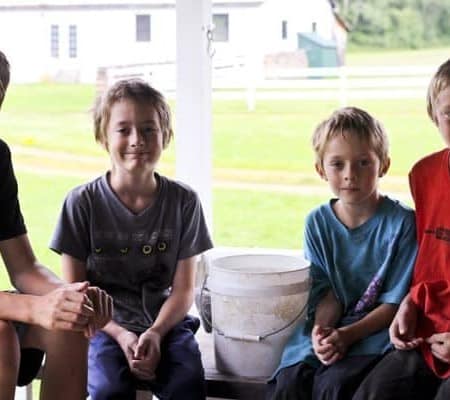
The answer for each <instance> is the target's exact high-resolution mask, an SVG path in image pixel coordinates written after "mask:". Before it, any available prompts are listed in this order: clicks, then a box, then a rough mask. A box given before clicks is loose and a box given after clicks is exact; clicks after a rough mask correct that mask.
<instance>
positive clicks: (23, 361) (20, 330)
mask: <svg viewBox="0 0 450 400" xmlns="http://www.w3.org/2000/svg"><path fill="white" fill-rule="evenodd" d="M14 326H15V327H16V331H17V335H18V337H19V342H20V341H21V338H22V337H23V336H24V335H25V332H26V331H27V329H28V325H27V324H23V323H20V322H14ZM43 359H44V352H43V351H42V350H40V349H35V348H32V347H28V348H22V347H21V348H20V366H19V375H18V378H17V385H18V386H26V385H28V384H29V383H30V382H31V381H32V380H33V379H34V378H36V376H37V374H38V372H39V370H40V368H41V365H42V360H43Z"/></svg>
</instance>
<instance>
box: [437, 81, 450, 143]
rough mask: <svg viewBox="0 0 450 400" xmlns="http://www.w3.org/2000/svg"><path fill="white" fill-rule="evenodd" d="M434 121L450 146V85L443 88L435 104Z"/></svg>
mask: <svg viewBox="0 0 450 400" xmlns="http://www.w3.org/2000/svg"><path fill="white" fill-rule="evenodd" d="M434 112H435V116H434V121H435V123H436V125H437V127H438V129H439V132H440V133H441V135H442V138H443V139H444V142H445V144H446V145H447V147H450V86H448V87H447V88H445V89H443V90H441V91H440V92H439V94H438V96H437V97H436V101H435V104H434Z"/></svg>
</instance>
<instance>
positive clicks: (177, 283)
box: [130, 257, 196, 379]
mask: <svg viewBox="0 0 450 400" xmlns="http://www.w3.org/2000/svg"><path fill="white" fill-rule="evenodd" d="M195 267H196V257H190V258H187V259H184V260H180V261H178V265H177V270H176V272H175V277H174V280H173V282H172V291H171V293H170V296H169V297H168V298H167V300H166V301H165V302H164V304H163V306H162V307H161V310H160V311H159V313H158V317H157V318H156V320H155V322H154V323H153V325H152V326H151V327H150V328H149V329H147V330H146V331H145V332H144V333H143V334H142V335H141V336H140V337H139V340H138V343H137V345H136V348H135V352H134V355H133V360H132V361H131V364H130V366H131V370H132V371H133V373H134V374H135V375H136V376H138V377H139V378H141V379H152V378H153V377H154V373H155V370H156V367H157V366H158V364H159V360H160V358H161V341H162V339H163V338H164V336H165V335H166V334H167V332H169V331H170V329H172V328H173V327H174V326H175V325H176V324H177V323H178V322H180V321H181V320H182V319H183V318H184V317H185V316H186V314H187V312H188V311H189V309H190V307H191V305H192V302H193V300H194V282H195Z"/></svg>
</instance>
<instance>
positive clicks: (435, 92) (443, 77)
mask: <svg viewBox="0 0 450 400" xmlns="http://www.w3.org/2000/svg"><path fill="white" fill-rule="evenodd" d="M449 86H450V58H449V59H448V60H447V61H446V62H444V63H443V64H442V65H441V66H440V67H439V68H438V70H437V71H436V73H435V74H434V75H433V77H432V78H431V81H430V84H429V85H428V91H427V112H428V115H429V117H430V118H431V120H432V121H433V122H435V123H436V110H435V105H436V100H437V97H438V96H439V93H441V92H442V91H443V90H444V89H447V88H448V87H449Z"/></svg>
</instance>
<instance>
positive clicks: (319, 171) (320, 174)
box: [315, 163, 328, 181]
mask: <svg viewBox="0 0 450 400" xmlns="http://www.w3.org/2000/svg"><path fill="white" fill-rule="evenodd" d="M315 167H316V171H317V173H318V174H319V176H320V177H321V178H322V179H323V180H325V181H327V180H328V179H327V176H326V175H325V171H324V170H323V167H322V165H321V164H319V163H316V164H315Z"/></svg>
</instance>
